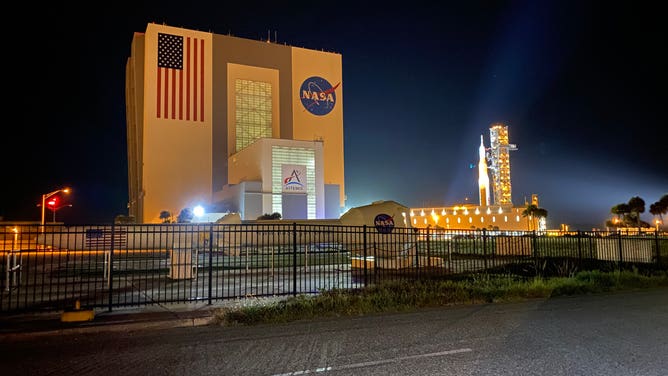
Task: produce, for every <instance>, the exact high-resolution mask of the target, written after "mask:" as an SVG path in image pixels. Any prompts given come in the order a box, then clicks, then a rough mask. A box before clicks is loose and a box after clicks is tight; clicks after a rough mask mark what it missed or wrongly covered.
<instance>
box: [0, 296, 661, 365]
mask: <svg viewBox="0 0 668 376" xmlns="http://www.w3.org/2000/svg"><path fill="white" fill-rule="evenodd" d="M667 324H668V288H663V289H653V290H648V291H638V292H632V293H618V294H605V295H591V296H579V297H567V298H555V299H548V300H543V299H541V300H533V301H530V302H522V303H504V304H485V305H475V306H461V307H446V308H437V309H428V310H423V311H420V312H415V313H397V314H384V315H374V316H368V317H355V318H331V319H323V320H317V321H308V322H295V323H288V324H280V325H261V326H255V327H211V326H196V327H187V328H186V327H179V328H164V327H163V328H152V329H136V327H133V328H132V329H129V328H128V327H122V326H121V327H118V328H117V329H116V330H113V329H110V328H107V329H108V330H72V331H69V332H68V331H66V330H62V331H57V332H49V333H38V332H36V333H23V334H11V335H5V336H3V337H2V339H0V365H1V367H2V368H1V369H2V371H1V372H2V374H3V375H5V376H9V375H26V374H30V375H47V374H49V375H61V374H62V375H72V374H77V375H124V376H125V375H267V376H274V375H284V376H285V375H303V374H318V375H421V376H422V375H568V376H573V375H588V376H591V375H606V376H611V375H620V376H621V375H623V376H630V375H643V376H653V375H657V376H659V375H666V374H667V370H668V325H667Z"/></svg>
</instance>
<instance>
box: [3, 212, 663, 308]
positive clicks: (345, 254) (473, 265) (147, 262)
mask: <svg viewBox="0 0 668 376" xmlns="http://www.w3.org/2000/svg"><path fill="white" fill-rule="evenodd" d="M630 268H637V269H641V270H647V269H662V270H665V269H667V268H668V235H667V234H665V233H658V232H652V233H642V232H638V233H617V232H558V233H536V232H512V233H510V232H503V231H489V230H458V231H455V230H452V231H449V230H439V231H437V230H434V229H429V228H427V229H413V228H393V229H386V228H379V229H376V228H375V227H373V226H340V225H332V226H325V225H304V224H296V223H283V222H279V223H277V224H266V223H263V224H241V225H218V224H160V225H105V226H92V225H86V226H68V227H65V226H48V225H47V226H45V227H39V226H34V227H30V226H24V227H21V226H5V227H4V228H3V229H2V232H0V275H2V281H1V282H0V288H1V290H2V291H1V294H0V314H8V313H17V312H39V311H60V310H64V309H67V308H71V307H73V305H74V302H75V301H78V302H79V303H80V305H81V306H82V307H88V308H98V309H108V310H110V311H111V310H112V309H113V308H118V307H129V306H145V305H152V304H168V303H187V302H206V303H209V304H211V303H212V302H213V301H219V300H224V299H238V298H245V297H259V296H280V295H297V294H316V293H318V292H320V291H323V290H330V289H357V288H361V287H364V286H368V285H370V284H377V283H380V282H382V281H388V280H407V281H408V280H415V279H420V278H452V277H459V276H465V275H468V274H471V273H487V274H503V275H511V276H522V277H533V276H555V275H559V276H568V275H572V274H573V273H575V272H577V271H580V270H592V269H599V270H615V269H630Z"/></svg>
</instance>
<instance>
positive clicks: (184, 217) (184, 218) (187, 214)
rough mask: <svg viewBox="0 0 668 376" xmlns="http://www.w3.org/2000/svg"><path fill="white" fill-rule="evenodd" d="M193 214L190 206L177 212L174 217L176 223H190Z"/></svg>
mask: <svg viewBox="0 0 668 376" xmlns="http://www.w3.org/2000/svg"><path fill="white" fill-rule="evenodd" d="M194 216H195V214H193V210H192V209H190V208H184V209H182V210H181V212H180V213H179V216H178V217H177V218H176V222H178V223H190V222H192V220H193V217H194Z"/></svg>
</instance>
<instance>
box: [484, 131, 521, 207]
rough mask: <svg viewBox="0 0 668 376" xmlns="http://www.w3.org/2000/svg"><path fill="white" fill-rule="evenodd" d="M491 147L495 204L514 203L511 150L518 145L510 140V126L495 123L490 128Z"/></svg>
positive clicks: (490, 161)
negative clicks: (511, 181)
mask: <svg viewBox="0 0 668 376" xmlns="http://www.w3.org/2000/svg"><path fill="white" fill-rule="evenodd" d="M489 139H490V148H489V151H488V154H487V157H488V159H489V169H490V171H491V174H492V188H493V190H494V205H500V206H505V205H512V204H513V202H512V201H513V200H512V198H513V197H512V189H511V184H510V153H509V152H510V151H512V150H517V146H516V145H514V144H511V143H509V141H508V126H506V125H504V124H503V123H494V124H492V125H491V127H490V128H489Z"/></svg>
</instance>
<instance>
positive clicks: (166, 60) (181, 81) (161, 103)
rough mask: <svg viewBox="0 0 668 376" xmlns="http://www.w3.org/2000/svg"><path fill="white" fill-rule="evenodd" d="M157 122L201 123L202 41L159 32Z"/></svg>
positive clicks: (202, 91) (202, 90)
mask: <svg viewBox="0 0 668 376" xmlns="http://www.w3.org/2000/svg"><path fill="white" fill-rule="evenodd" d="M157 75H158V76H157V90H156V91H157V93H156V94H157V102H156V103H157V106H156V107H157V108H156V114H157V117H158V118H160V119H175V120H186V121H197V122H203V121H204V79H205V77H208V76H205V72H204V39H201V38H193V37H183V36H179V35H173V34H165V33H158V69H157Z"/></svg>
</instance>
